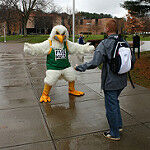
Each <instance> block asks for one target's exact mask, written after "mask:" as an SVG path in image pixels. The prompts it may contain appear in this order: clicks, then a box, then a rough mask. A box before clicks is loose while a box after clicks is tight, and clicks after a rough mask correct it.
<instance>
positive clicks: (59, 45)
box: [24, 25, 94, 102]
mask: <svg viewBox="0 0 150 150" xmlns="http://www.w3.org/2000/svg"><path fill="white" fill-rule="evenodd" d="M93 50H94V46H91V45H89V44H85V45H80V44H78V43H73V42H71V41H69V40H68V31H67V29H66V27H64V26H62V25H57V26H55V27H53V29H52V31H51V34H50V37H49V39H48V40H46V41H44V42H42V43H36V44H29V43H25V44H24V52H25V53H28V54H30V55H34V56H37V55H47V61H46V67H47V71H46V77H45V79H44V83H45V85H44V90H43V93H42V96H41V98H40V102H50V101H51V99H50V97H49V92H50V90H51V88H52V86H53V85H54V84H55V83H56V82H57V81H58V79H60V78H61V77H63V78H64V79H65V80H66V81H68V82H69V84H68V85H69V89H68V93H69V94H72V95H75V96H82V95H84V93H83V92H81V91H77V90H75V79H76V76H75V70H74V68H73V67H71V65H70V63H69V58H68V54H84V53H85V52H91V51H93Z"/></svg>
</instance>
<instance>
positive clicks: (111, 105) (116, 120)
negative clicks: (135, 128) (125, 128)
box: [104, 89, 123, 138]
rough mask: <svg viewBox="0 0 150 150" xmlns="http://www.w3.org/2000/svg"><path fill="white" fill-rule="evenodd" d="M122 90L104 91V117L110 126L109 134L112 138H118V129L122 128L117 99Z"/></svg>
mask: <svg viewBox="0 0 150 150" xmlns="http://www.w3.org/2000/svg"><path fill="white" fill-rule="evenodd" d="M122 90H123V89H120V90H104V95H105V108H106V117H107V120H108V124H109V126H110V134H111V136H113V137H116V138H118V137H120V135H119V128H122V118H121V113H120V106H119V100H118V97H119V95H120V93H121V91H122Z"/></svg>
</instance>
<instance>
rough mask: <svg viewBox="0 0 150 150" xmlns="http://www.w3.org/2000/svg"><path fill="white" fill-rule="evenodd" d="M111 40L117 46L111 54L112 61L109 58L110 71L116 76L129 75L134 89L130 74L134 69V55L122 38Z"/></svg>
mask: <svg viewBox="0 0 150 150" xmlns="http://www.w3.org/2000/svg"><path fill="white" fill-rule="evenodd" d="M109 39H115V44H114V47H113V50H112V53H111V59H108V58H107V60H108V64H109V66H110V70H111V71H112V72H113V73H116V74H124V73H128V76H129V80H130V82H131V85H132V87H133V88H135V87H134V84H133V82H132V79H131V76H130V72H129V71H130V70H132V69H133V68H134V63H135V56H134V53H133V52H132V50H131V48H130V47H129V45H128V44H127V42H126V41H125V40H123V38H122V37H119V36H115V37H110V38H109Z"/></svg>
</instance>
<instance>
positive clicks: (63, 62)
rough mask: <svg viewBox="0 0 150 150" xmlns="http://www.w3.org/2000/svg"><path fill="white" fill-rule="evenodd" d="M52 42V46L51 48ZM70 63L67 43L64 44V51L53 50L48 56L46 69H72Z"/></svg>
mask: <svg viewBox="0 0 150 150" xmlns="http://www.w3.org/2000/svg"><path fill="white" fill-rule="evenodd" d="M51 45H52V44H51V41H50V46H51ZM70 66H71V65H70V62H69V59H68V48H67V42H64V47H63V49H59V48H58V49H57V48H55V49H54V48H51V49H50V52H49V54H48V55H47V61H46V67H47V70H63V69H66V68H68V67H70Z"/></svg>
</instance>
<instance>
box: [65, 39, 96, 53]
mask: <svg viewBox="0 0 150 150" xmlns="http://www.w3.org/2000/svg"><path fill="white" fill-rule="evenodd" d="M89 44H90V43H87V44H85V45H81V44H78V43H73V42H71V41H69V40H68V41H67V45H68V50H69V53H70V54H74V53H76V54H84V53H89V52H93V51H94V49H95V48H94V46H93V45H89Z"/></svg>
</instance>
